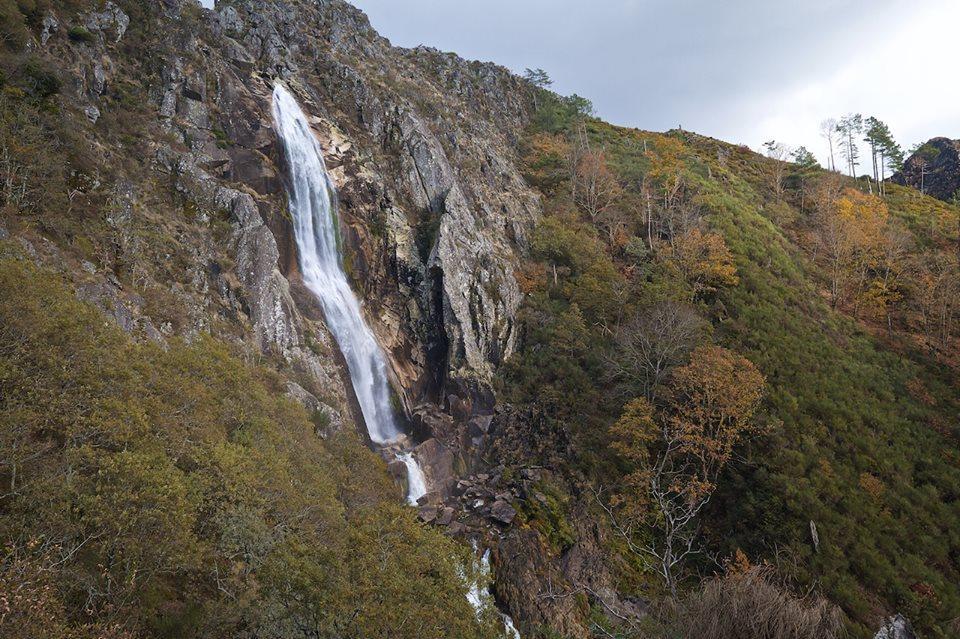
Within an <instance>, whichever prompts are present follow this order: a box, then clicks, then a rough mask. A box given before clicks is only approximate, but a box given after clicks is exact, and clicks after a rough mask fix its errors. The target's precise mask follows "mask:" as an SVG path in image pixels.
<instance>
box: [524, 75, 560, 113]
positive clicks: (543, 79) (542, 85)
mask: <svg viewBox="0 0 960 639" xmlns="http://www.w3.org/2000/svg"><path fill="white" fill-rule="evenodd" d="M523 79H524V80H526V81H527V82H529V83H530V84H532V85H533V86H534V91H533V108H534V109H535V110H539V109H540V93H541V92H543V91H548V90H549V89H550V87H551V86H553V80H551V79H550V75H549V74H547V72H546V71H544V70H543V69H527V70H526V71H524V74H523Z"/></svg>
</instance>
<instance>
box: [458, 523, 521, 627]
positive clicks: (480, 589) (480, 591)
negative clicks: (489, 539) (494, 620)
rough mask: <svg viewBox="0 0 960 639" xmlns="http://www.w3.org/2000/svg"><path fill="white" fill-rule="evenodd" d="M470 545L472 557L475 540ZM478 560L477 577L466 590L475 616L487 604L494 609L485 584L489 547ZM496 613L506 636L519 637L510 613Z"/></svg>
mask: <svg viewBox="0 0 960 639" xmlns="http://www.w3.org/2000/svg"><path fill="white" fill-rule="evenodd" d="M470 545H471V546H472V547H473V553H474V557H476V553H477V542H476V540H474V541H471V542H470ZM475 561H476V559H475ZM479 562H480V563H479V565H478V566H476V568H477V569H478V570H479V578H478V579H477V580H475V581H474V582H473V583H472V584H471V585H470V589H469V590H468V591H467V601H469V602H470V605H471V606H473V609H474V610H475V611H476V613H477V618H479V617H480V616H481V615H482V614H483V611H484V609H485V608H486V607H487V606H490V607H491V608H493V609H496V604H495V603H494V601H493V595H491V594H490V590H489V589H488V588H487V584H488V583H489V582H490V549H489V548H488V549H486V550H484V551H483V554H482V555H481V556H480V560H479ZM498 614H499V615H500V619H501V620H502V621H503V628H504V630H505V631H506V636H507V637H508V638H509V639H520V632H519V631H518V630H517V627H516V626H515V625H514V624H513V619H512V618H511V617H510V615H508V614H505V613H503V612H499V611H498Z"/></svg>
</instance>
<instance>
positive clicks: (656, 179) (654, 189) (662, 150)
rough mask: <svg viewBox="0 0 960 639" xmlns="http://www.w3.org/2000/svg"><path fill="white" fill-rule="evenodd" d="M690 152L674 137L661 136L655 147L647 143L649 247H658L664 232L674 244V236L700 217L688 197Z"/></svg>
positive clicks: (645, 188)
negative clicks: (685, 157) (687, 161)
mask: <svg viewBox="0 0 960 639" xmlns="http://www.w3.org/2000/svg"><path fill="white" fill-rule="evenodd" d="M687 152H688V151H687V148H686V147H685V146H684V144H683V142H681V141H680V140H678V139H677V138H674V137H663V138H658V139H657V140H656V141H655V143H654V147H653V148H647V147H646V144H644V157H645V158H646V160H647V162H648V163H649V168H648V169H647V171H646V173H645V174H644V176H643V184H642V185H641V191H642V193H643V197H644V200H645V201H646V216H645V217H646V235H647V238H646V239H647V246H648V247H649V248H650V249H651V250H653V249H655V243H656V239H657V238H658V236H660V235H661V234H663V235H665V236H666V237H667V239H668V241H669V242H670V243H672V242H673V238H674V237H676V236H677V235H678V234H680V233H683V232H685V231H686V230H687V229H688V228H689V227H690V225H691V224H692V223H694V222H695V221H696V220H697V219H698V218H699V214H698V213H697V212H696V211H695V210H694V208H693V207H691V206H690V205H689V198H688V197H686V188H687V179H686V176H685V163H684V156H685V155H686V153H687ZM655 209H656V210H655Z"/></svg>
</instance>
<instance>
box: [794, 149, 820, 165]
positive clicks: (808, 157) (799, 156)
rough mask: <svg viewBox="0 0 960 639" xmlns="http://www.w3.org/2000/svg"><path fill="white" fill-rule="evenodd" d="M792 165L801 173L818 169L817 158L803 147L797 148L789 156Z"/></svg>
mask: <svg viewBox="0 0 960 639" xmlns="http://www.w3.org/2000/svg"><path fill="white" fill-rule="evenodd" d="M791 157H792V158H793V162H794V164H796V165H797V168H799V169H800V170H802V171H812V170H814V169H819V168H820V163H819V162H818V161H817V158H816V157H815V156H814V155H813V153H811V152H810V150H809V149H807V147H805V146H798V147H797V148H796V149H795V150H794V151H793V153H792V154H791Z"/></svg>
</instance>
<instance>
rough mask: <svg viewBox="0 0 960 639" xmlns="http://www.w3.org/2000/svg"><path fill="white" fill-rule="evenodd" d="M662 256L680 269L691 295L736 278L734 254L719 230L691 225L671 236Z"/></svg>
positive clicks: (726, 283) (714, 288) (697, 294)
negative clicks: (716, 231) (670, 242)
mask: <svg viewBox="0 0 960 639" xmlns="http://www.w3.org/2000/svg"><path fill="white" fill-rule="evenodd" d="M663 259H664V260H665V262H666V263H667V264H668V265H670V266H672V267H673V268H675V269H677V271H679V273H680V275H681V277H683V280H684V281H685V282H686V283H687V285H688V286H689V287H690V292H691V299H697V298H698V297H700V296H701V295H703V294H704V293H712V292H714V291H716V290H717V289H719V288H722V287H724V286H736V284H737V283H738V282H739V279H738V278H737V267H736V265H735V264H734V262H733V254H732V253H730V249H729V248H727V243H726V242H725V241H724V239H723V236H722V235H720V234H718V233H711V232H708V233H704V232H703V231H701V230H700V229H699V228H697V227H694V228H691V229H690V230H688V231H686V232H685V233H683V234H682V235H680V236H678V237H677V238H675V239H674V241H673V243H672V244H671V246H669V247H667V249H666V250H665V251H664V252H663Z"/></svg>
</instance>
